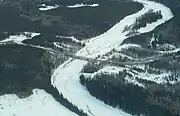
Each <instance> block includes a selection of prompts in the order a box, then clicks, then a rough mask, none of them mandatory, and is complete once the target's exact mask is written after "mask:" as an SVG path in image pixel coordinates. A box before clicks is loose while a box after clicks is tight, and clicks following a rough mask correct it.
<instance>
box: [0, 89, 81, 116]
mask: <svg viewBox="0 0 180 116" xmlns="http://www.w3.org/2000/svg"><path fill="white" fill-rule="evenodd" d="M0 116H78V115H77V114H75V113H73V112H71V111H70V110H68V109H67V108H65V107H64V106H62V105H61V104H59V103H58V102H57V101H56V100H55V99H54V98H53V97H52V96H51V95H50V94H48V93H46V92H45V91H44V90H40V89H34V90H33V94H32V95H31V96H29V97H28V98H24V99H20V98H18V96H16V95H15V94H6V95H3V96H0Z"/></svg>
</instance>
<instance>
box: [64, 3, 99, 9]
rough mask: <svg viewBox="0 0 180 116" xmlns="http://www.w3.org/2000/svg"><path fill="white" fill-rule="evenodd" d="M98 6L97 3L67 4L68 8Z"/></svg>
mask: <svg viewBox="0 0 180 116" xmlns="http://www.w3.org/2000/svg"><path fill="white" fill-rule="evenodd" d="M97 6H99V4H84V3H81V4H75V5H71V6H67V7H68V8H80V7H97Z"/></svg>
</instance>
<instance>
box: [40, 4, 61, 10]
mask: <svg viewBox="0 0 180 116" xmlns="http://www.w3.org/2000/svg"><path fill="white" fill-rule="evenodd" d="M58 7H59V5H57V4H55V5H54V6H50V5H46V4H41V5H39V10H40V11H48V10H53V9H56V8H58Z"/></svg>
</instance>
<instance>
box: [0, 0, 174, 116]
mask: <svg viewBox="0 0 180 116" xmlns="http://www.w3.org/2000/svg"><path fill="white" fill-rule="evenodd" d="M133 1H134V2H139V3H141V4H143V6H144V7H143V9H142V10H140V11H139V12H137V13H135V14H132V15H129V16H126V17H125V18H124V19H122V20H121V21H119V22H118V23H117V24H116V25H114V26H113V27H112V28H111V29H109V30H108V31H107V32H105V33H103V34H101V35H99V36H97V37H94V38H91V39H89V41H88V42H87V43H86V45H85V47H84V48H82V49H81V50H79V51H78V52H77V53H76V55H79V56H84V57H89V58H97V57H99V56H103V55H105V54H106V53H108V52H110V51H111V50H112V49H113V48H117V47H119V46H120V44H121V43H122V42H123V40H125V39H127V38H128V36H126V34H127V32H126V33H123V30H124V28H125V27H126V26H130V25H133V24H134V22H135V21H136V18H138V17H140V16H142V15H143V14H145V13H147V12H148V11H149V10H153V11H155V12H156V11H161V13H162V16H163V17H162V19H159V20H158V21H157V22H154V23H151V24H148V25H147V26H146V27H143V28H140V29H139V30H137V32H138V34H141V33H147V32H150V31H152V30H154V29H155V28H156V27H157V26H159V25H161V24H163V23H165V22H166V21H168V20H170V19H171V18H173V14H172V12H171V10H170V9H169V8H168V7H166V6H164V5H162V4H160V3H156V2H153V1H148V0H133ZM117 12H118V11H117ZM86 64H87V61H82V60H74V59H69V60H68V61H66V62H64V63H63V64H62V65H60V66H59V67H58V68H57V69H56V70H55V72H54V73H53V75H52V78H51V83H52V85H53V86H54V87H55V88H56V89H57V90H58V91H59V93H60V94H63V96H64V97H65V98H66V99H67V100H68V101H70V102H71V103H72V104H74V105H75V106H77V107H78V108H79V109H81V110H83V111H84V112H85V113H87V114H88V115H89V116H131V115H130V114H128V113H125V112H124V111H122V110H120V109H118V108H113V107H111V106H108V105H106V104H104V103H103V102H102V101H100V100H98V99H96V98H95V97H93V96H91V95H90V94H89V92H88V91H87V90H86V89H85V88H84V87H83V86H82V85H81V84H80V82H79V80H80V79H79V75H80V72H81V70H82V69H83V66H84V65H86ZM33 93H34V94H36V95H34V94H33V95H32V96H30V97H29V98H27V99H22V100H19V98H17V97H16V96H14V95H4V96H1V97H0V115H1V116H7V115H8V116H11V115H12V116H14V115H13V112H14V114H17V116H24V114H26V113H27V114H28V115H33V116H40V115H43V116H46V115H47V116H56V114H57V115H63V116H72V115H76V114H74V113H73V112H70V111H69V110H68V109H66V108H65V107H63V106H61V105H58V104H57V102H56V101H54V99H53V98H52V97H51V96H49V95H48V94H47V93H45V92H44V91H41V90H36V92H35V91H34V92H33ZM38 95H39V96H47V97H45V98H42V97H39V96H38ZM7 99H8V100H7ZM44 99H46V100H45V101H44ZM30 101H31V102H30ZM37 101H38V102H37ZM27 103H28V106H27ZM52 103H55V104H54V105H49V106H48V104H52ZM23 104H24V105H25V106H27V107H22V106H23ZM29 104H30V105H29ZM37 104H38V107H37V106H36V105H37ZM45 106H46V107H45ZM1 107H2V108H1ZM21 108H22V109H23V111H22V110H21ZM58 108H59V109H63V110H59V111H58ZM47 109H51V112H48V111H47ZM45 111H47V112H46V113H45ZM52 111H54V112H56V114H53V113H52ZM9 112H10V113H9ZM35 112H36V113H35ZM62 112H64V113H62Z"/></svg>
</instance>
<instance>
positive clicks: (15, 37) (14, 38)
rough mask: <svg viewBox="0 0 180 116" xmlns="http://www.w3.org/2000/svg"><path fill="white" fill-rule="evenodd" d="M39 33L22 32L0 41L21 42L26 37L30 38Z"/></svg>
mask: <svg viewBox="0 0 180 116" xmlns="http://www.w3.org/2000/svg"><path fill="white" fill-rule="evenodd" d="M39 35H40V33H34V32H23V33H21V34H19V35H10V36H9V37H8V38H6V39H4V40H1V41H0V43H7V42H18V43H19V42H23V41H24V40H27V39H32V38H33V37H35V36H39Z"/></svg>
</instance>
